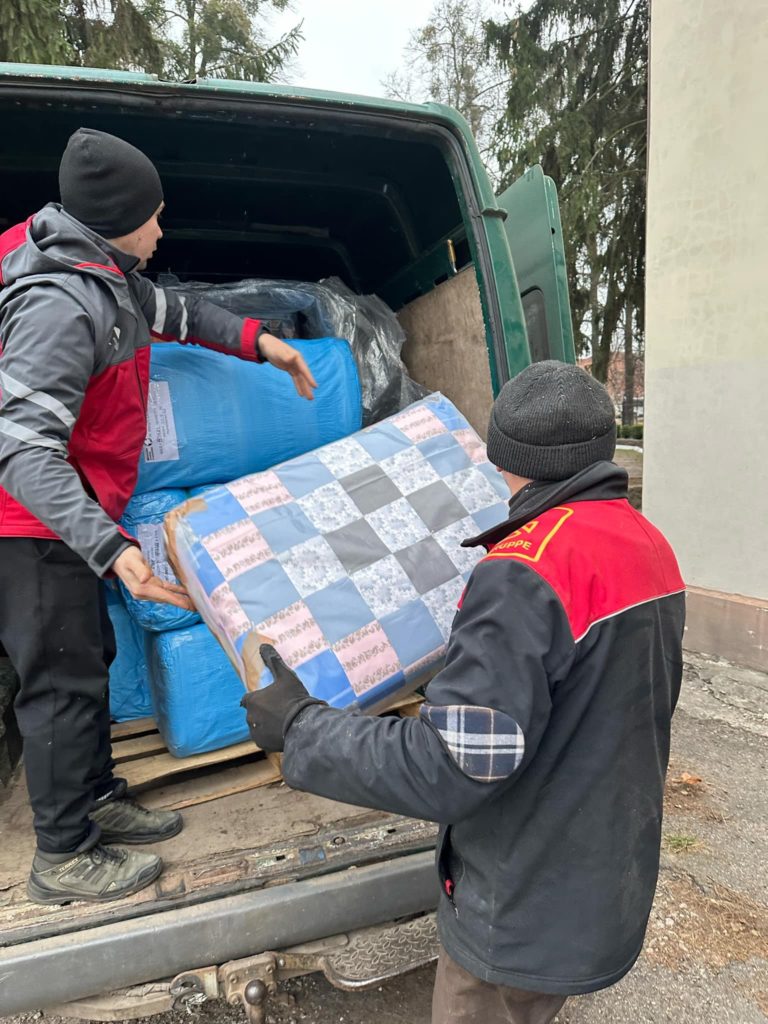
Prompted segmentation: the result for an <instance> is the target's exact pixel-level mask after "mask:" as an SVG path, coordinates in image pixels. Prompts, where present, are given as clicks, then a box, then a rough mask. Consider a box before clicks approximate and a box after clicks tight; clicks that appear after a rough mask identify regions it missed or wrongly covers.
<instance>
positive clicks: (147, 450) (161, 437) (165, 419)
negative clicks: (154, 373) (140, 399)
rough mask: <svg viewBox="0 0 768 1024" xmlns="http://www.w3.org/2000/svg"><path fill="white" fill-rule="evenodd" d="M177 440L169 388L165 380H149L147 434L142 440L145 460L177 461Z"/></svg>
mask: <svg viewBox="0 0 768 1024" xmlns="http://www.w3.org/2000/svg"><path fill="white" fill-rule="evenodd" d="M178 459H179V442H178V438H177V436H176V421H175V420H174V418H173V403H172V402H171V389H170V386H169V384H168V381H167V380H151V381H150V382H149V401H148V403H147V436H146V438H145V440H144V461H145V462H177V461H178Z"/></svg>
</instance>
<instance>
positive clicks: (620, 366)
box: [579, 352, 645, 423]
mask: <svg viewBox="0 0 768 1024" xmlns="http://www.w3.org/2000/svg"><path fill="white" fill-rule="evenodd" d="M579 366H583V367H584V369H585V370H589V371H590V373H591V372H592V356H582V358H581V359H579ZM644 381H645V366H644V364H643V360H642V359H635V387H634V393H635V397H634V410H633V413H634V414H633V416H632V422H634V423H642V422H643V419H644V416H645V384H644ZM605 386H606V387H607V388H608V393H609V395H610V396H611V398H612V399H613V407H614V409H615V410H616V418H617V419H618V420H619V421H621V412H622V409H623V407H624V353H623V352H611V358H610V360H609V362H608V379H607V380H606V382H605Z"/></svg>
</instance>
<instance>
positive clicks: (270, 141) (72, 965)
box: [0, 65, 573, 1014]
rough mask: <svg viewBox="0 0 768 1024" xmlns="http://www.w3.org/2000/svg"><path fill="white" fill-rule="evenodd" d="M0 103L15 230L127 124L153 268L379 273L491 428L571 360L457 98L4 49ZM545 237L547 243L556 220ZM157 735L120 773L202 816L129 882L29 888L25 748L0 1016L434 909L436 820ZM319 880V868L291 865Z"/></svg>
mask: <svg viewBox="0 0 768 1024" xmlns="http://www.w3.org/2000/svg"><path fill="white" fill-rule="evenodd" d="M38 72H39V73H38ZM54 76H55V77H54ZM0 116H1V117H2V119H3V126H4V131H3V134H2V139H1V140H0V194H2V196H3V201H2V204H0V229H2V230H5V228H6V227H8V226H11V225H12V224H14V223H17V222H18V221H21V220H24V219H25V218H27V217H28V216H30V215H31V214H32V213H34V212H35V211H36V210H38V209H39V208H40V207H41V206H42V205H44V204H45V203H46V202H48V201H50V200H56V199H57V198H58V187H57V177H56V172H57V167H58V161H59V158H60V155H61V153H62V151H63V149H64V147H65V144H66V141H67V138H68V136H69V135H70V134H71V132H73V131H74V130H75V129H76V128H78V127H80V126H87V127H92V128H98V129H101V130H104V131H108V132H112V133H114V134H116V135H119V136H121V137H123V138H125V139H127V140H128V141H130V142H132V143H134V144H135V145H137V146H138V147H140V148H141V149H142V150H143V151H144V152H146V153H147V154H148V155H149V156H150V157H151V159H152V160H153V161H154V162H155V164H156V165H157V167H158V170H159V172H160V176H161V178H162V181H163V186H164V190H165V201H166V212H165V213H164V214H163V219H162V226H163V231H164V238H163V239H162V241H161V242H160V245H159V249H158V253H157V256H156V258H155V259H154V260H153V263H152V265H151V266H150V267H149V269H148V274H149V275H150V276H154V275H156V274H159V273H163V272H166V271H170V272H172V273H174V274H175V275H177V276H178V277H179V278H180V279H181V281H182V282H183V281H185V280H195V281H209V282H212V283H222V282H227V281H237V280H240V279H243V278H257V277H262V278H271V279H276V278H284V279H290V280H295V281H318V280H321V279H323V278H325V277H329V276H337V277H339V278H341V279H342V280H343V281H344V282H345V283H346V284H347V285H348V286H349V287H350V288H351V289H353V290H354V291H356V292H359V293H374V294H376V295H378V296H380V297H381V298H382V299H383V300H384V301H385V302H386V303H387V304H388V305H389V306H390V307H391V308H392V309H393V310H395V311H396V312H397V314H398V317H399V320H400V323H401V324H402V326H403V328H404V329H405V332H406V335H407V342H406V345H405V348H404V352H403V355H404V359H405V361H406V364H407V366H408V368H409V371H410V373H411V375H412V376H413V377H414V378H415V379H416V380H417V381H418V382H419V383H420V384H422V385H424V386H425V387H427V388H428V389H429V390H431V391H438V390H439V391H441V392H443V393H444V394H445V395H446V396H447V397H448V398H450V399H451V400H452V401H453V402H454V403H455V404H456V405H457V406H458V407H459V408H460V409H461V411H462V412H463V413H464V415H465V416H466V417H467V418H468V419H469V421H470V422H471V423H472V425H473V426H474V427H475V429H476V430H477V431H478V432H479V433H480V434H481V436H483V437H484V436H485V427H486V423H487V417H488V411H489V408H490V405H491V402H492V399H493V394H494V390H496V389H497V388H498V387H499V386H500V385H501V384H502V383H503V382H504V380H506V379H507V378H508V377H509V376H510V375H511V374H512V373H514V372H517V370H519V369H521V368H522V367H523V366H525V365H526V364H527V363H528V362H529V361H530V358H531V350H534V356H537V357H546V356H547V355H551V356H553V357H558V358H570V359H572V358H573V356H572V342H570V345H571V348H570V349H569V348H568V335H567V333H563V336H562V337H561V332H560V331H559V330H554V329H552V318H551V311H550V310H549V309H548V311H547V318H548V319H549V322H550V331H549V333H547V331H546V327H543V328H541V330H540V331H539V328H536V330H534V328H535V325H536V323H537V322H539V324H542V323H544V322H545V318H544V314H543V313H541V311H540V309H539V307H538V306H537V301H538V300H537V297H536V294H535V291H536V290H535V289H533V290H531V292H530V295H529V299H528V301H526V298H525V296H523V297H521V294H520V288H519V287H518V284H517V282H516V278H515V272H514V270H513V268H512V260H511V259H510V248H509V242H508V239H507V235H506V226H505V224H504V211H503V210H502V209H501V208H500V207H499V206H498V205H497V204H496V200H495V199H494V197H493V194H492V191H491V188H490V185H489V183H488V179H487V177H486V175H485V172H484V171H483V170H482V167H481V164H480V162H479V156H478V154H477V151H476V148H475V147H474V143H473V142H472V140H471V137H470V136H469V133H468V129H466V126H465V125H464V124H463V122H462V121H461V118H460V117H459V116H458V115H457V114H455V113H454V112H452V111H449V110H448V109H447V108H442V107H439V106H435V105H426V106H410V105H407V104H400V103H394V102H392V103H390V102H387V101H378V100H376V101H374V100H370V101H367V100H362V99H355V100H354V102H353V100H352V98H350V97H343V96H337V95H334V94H320V93H313V92H311V91H296V90H292V89H290V88H288V87H274V86H248V85H247V84H243V83H227V82H210V81H208V82H201V83H198V84H196V85H186V86H180V85H179V86H176V85H165V84H162V83H158V82H156V81H154V80H153V79H151V78H149V77H147V76H143V75H135V76H132V75H130V74H120V75H118V74H115V73H108V72H83V71H82V70H80V69H77V70H75V69H68V70H65V69H60V70H59V69H56V70H55V71H51V69H37V70H35V69H33V70H32V71H30V69H28V68H22V67H21V66H12V65H7V66H5V68H3V69H1V73H0ZM555 213H556V208H555ZM557 227H558V229H559V221H558V222H557ZM552 234H553V235H554V234H555V228H554V227H553V228H552ZM547 238H548V244H549V245H550V248H551V244H552V243H551V238H549V229H547ZM538 295H539V296H541V292H540V291H539V292H538ZM549 301H550V300H549V297H547V302H549ZM524 309H525V313H524ZM526 314H527V315H528V321H529V327H530V328H531V337H530V348H529V340H528V336H527V335H526V329H525V315H526ZM559 315H562V311H561V314H559ZM537 316H538V317H539V320H538V321H537ZM536 331H539V333H536ZM541 331H543V333H541ZM407 711H408V709H407V708H406V709H405V713H407ZM153 743H155V744H156V743H157V734H156V733H155V734H153V733H152V732H151V730H149V729H148V730H147V731H145V732H144V733H141V731H138V732H136V733H135V734H134V735H130V729H129V730H128V731H127V733H126V735H124V737H123V738H122V739H121V740H120V741H119V742H116V749H117V751H118V756H119V757H120V758H121V763H120V764H119V765H118V771H120V769H121V768H125V769H126V772H127V774H129V776H130V777H132V779H133V781H134V783H135V784H136V786H137V788H138V790H139V791H140V795H141V797H142V799H144V800H146V802H148V803H150V804H152V805H153V806H181V807H183V808H185V809H184V814H185V821H186V827H185V830H184V831H183V833H182V834H181V835H180V836H178V837H177V838H176V839H174V840H173V841H171V842H169V843H166V844H163V846H162V847H158V848H157V851H156V852H158V853H160V854H162V856H163V858H164V860H165V862H166V869H165V872H164V873H163V875H162V876H161V877H160V879H159V880H158V881H157V882H156V883H155V885H154V886H153V887H151V888H149V889H147V890H145V891H143V892H140V893H138V894H136V895H135V896H133V897H131V898H129V899H126V900H123V901H120V902H119V903H117V904H106V905H98V904H96V905H87V904H73V905H71V906H69V907H63V908H59V907H40V906H35V905H33V904H32V903H30V902H29V901H28V900H27V897H26V889H25V886H26V879H27V874H28V870H29V865H30V862H31V858H32V853H33V848H34V835H33V831H32V815H31V811H30V810H29V807H28V804H27V801H26V794H25V792H24V781H23V775H22V773H21V769H17V771H16V773H15V775H14V776H13V778H12V780H11V782H10V784H9V785H8V786H7V787H5V788H4V789H3V788H2V787H0V834H2V843H0V1014H2V1013H10V1012H16V1011H20V1010H30V1009H36V1008H37V1007H38V1004H39V1005H40V1006H49V1005H52V1004H61V1003H63V1002H65V1001H67V1000H73V999H79V998H81V997H84V996H89V995H92V994H97V993H99V992H103V991H105V990H106V988H117V987H121V986H127V985H134V984H137V983H139V982H145V981H151V980H154V979H157V978H166V977H172V976H173V975H175V974H177V973H178V972H179V971H181V970H185V969H187V968H192V967H199V966H200V965H201V964H221V963H222V962H224V961H225V960H229V959H234V958H236V957H242V956H246V955H250V954H252V953H258V952H261V951H262V950H264V949H278V948H282V947H284V946H286V945H293V944H295V943H297V942H307V941H310V940H313V939H319V938H324V937H326V936H328V935H331V934H335V933H337V932H344V931H347V930H349V929H351V928H361V927H366V926H370V925H374V924H378V923H380V922H385V921H391V920H393V919H397V918H402V917H410V916H413V915H418V914H421V913H423V912H425V911H428V910H430V909H431V908H432V907H434V905H435V902H436V899H437V891H436V890H437V883H436V880H435V878H434V873H433V869H432V865H431V861H432V854H431V852H430V851H431V848H432V847H433V846H434V839H435V832H436V829H435V826H433V825H432V824H430V823H425V822H419V821H413V820H408V819H402V818H398V817H394V816H391V815H387V814H380V813H375V812H369V811H363V810H361V809H360V808H355V807H351V806H346V805H343V804H339V803H332V802H330V801H327V800H324V799H320V798H317V797H314V796H310V795H307V794H302V793H298V792H294V791H292V790H290V789H288V788H287V787H286V786H285V785H284V784H282V783H281V781H280V777H279V765H278V764H276V763H275V762H273V761H271V760H268V759H265V758H262V760H261V762H260V764H261V766H262V767H261V768H260V770H261V771H262V772H263V779H262V781H263V782H265V783H268V784H265V785H263V786H260V787H259V788H250V789H247V790H245V791H240V790H241V786H240V783H239V780H240V778H241V776H242V773H243V771H244V770H245V769H246V768H247V769H248V770H252V767H253V765H252V763H253V761H254V754H253V753H251V752H249V751H248V750H247V749H243V747H242V746H241V747H239V748H235V749H234V750H233V752H232V753H233V756H234V758H235V759H233V760H230V761H228V762H227V763H226V764H220V765H216V766H214V767H211V765H212V764H213V763H214V762H215V761H216V758H215V756H213V755H211V756H210V757H209V759H208V761H205V757H207V756H208V755H204V757H203V759H202V760H201V762H200V765H199V767H197V768H196V769H195V771H194V772H192V773H191V774H190V773H188V774H185V775H184V776H183V777H181V776H176V775H170V774H167V777H165V778H163V779H162V781H161V782H160V783H159V784H154V785H151V786H150V785H149V784H148V783H147V782H146V781H142V774H141V770H140V766H141V764H142V763H143V762H142V761H141V760H140V759H141V758H146V757H147V756H153V755H154V756H165V757H169V755H167V754H165V755H163V754H162V753H160V751H159V750H158V751H157V752H154V751H153V749H152V744H153ZM120 751H122V753H121V752H120ZM132 765H133V775H132V776H131V766H132ZM307 879H312V880H313V881H312V887H311V888H309V889H307V888H306V887H305V888H303V889H302V888H301V885H298V886H297V883H302V880H307ZM280 889H284V892H285V902H284V903H282V904H281V902H280V900H279V898H278V890H280ZM242 897H247V899H245V900H243V899H242ZM238 899H239V902H238ZM259 899H262V901H263V902H261V903H259V902H258V900H259ZM248 900H250V901H251V902H250V904H249V903H248ZM77 949H80V950H81V955H78V953H77ZM84 950H90V953H89V955H88V956H87V957H86V956H85V955H82V951H84ZM2 979H5V980H2ZM136 1012H137V1013H138V1010H137V1011H136Z"/></svg>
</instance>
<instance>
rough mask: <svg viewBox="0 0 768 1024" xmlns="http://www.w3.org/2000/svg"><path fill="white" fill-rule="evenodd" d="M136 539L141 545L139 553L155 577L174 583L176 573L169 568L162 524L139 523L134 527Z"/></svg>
mask: <svg viewBox="0 0 768 1024" xmlns="http://www.w3.org/2000/svg"><path fill="white" fill-rule="evenodd" d="M136 539H137V540H138V542H139V544H140V545H141V553H142V554H143V555H144V557H145V558H146V560H147V561H148V562H149V564H150V565H151V566H152V571H153V572H154V574H155V576H159V577H160V579H161V580H165V581H166V582H168V583H176V582H177V581H176V573H175V572H174V571H173V569H172V568H171V565H170V563H169V561H168V555H167V553H166V550H165V537H164V535H163V524H162V523H139V524H138V525H137V527H136Z"/></svg>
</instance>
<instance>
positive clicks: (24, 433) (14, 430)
mask: <svg viewBox="0 0 768 1024" xmlns="http://www.w3.org/2000/svg"><path fill="white" fill-rule="evenodd" d="M0 433H2V434H5V436H6V437H13V438H15V440H17V441H22V442H23V443H24V444H29V445H32V446H33V447H35V448H52V449H53V451H55V452H61V453H62V454H63V455H66V454H67V446H66V445H65V444H64V442H63V441H59V440H58V439H57V438H55V437H43V435H42V434H38V432H37V431H36V430H30V429H29V428H28V427H22V426H21V424H20V423H14V422H13V420H9V419H8V417H7V416H0Z"/></svg>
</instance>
